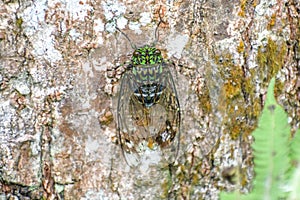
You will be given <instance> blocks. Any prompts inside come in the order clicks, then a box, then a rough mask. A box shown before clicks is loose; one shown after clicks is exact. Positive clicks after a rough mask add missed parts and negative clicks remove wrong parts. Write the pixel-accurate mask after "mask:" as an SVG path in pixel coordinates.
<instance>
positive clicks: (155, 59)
mask: <svg viewBox="0 0 300 200" xmlns="http://www.w3.org/2000/svg"><path fill="white" fill-rule="evenodd" d="M131 62H132V64H133V65H153V64H159V63H162V62H163V57H162V55H161V52H160V50H159V49H157V48H155V47H149V46H144V47H141V48H138V49H136V50H135V51H134V52H133V55H132V58H131Z"/></svg>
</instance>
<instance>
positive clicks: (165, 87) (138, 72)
mask: <svg viewBox="0 0 300 200" xmlns="http://www.w3.org/2000/svg"><path fill="white" fill-rule="evenodd" d="M171 65H172V64H171V63H170V62H168V61H165V60H164V59H163V57H162V54H161V51H160V50H159V49H157V48H155V47H154V46H148V45H147V46H143V47H141V48H136V49H135V51H134V52H133V54H132V58H131V61H130V64H129V65H128V66H127V67H126V70H125V72H124V73H123V75H122V77H121V84H120V88H119V97H118V105H117V122H118V134H119V141H120V144H121V148H122V152H123V155H124V157H125V160H126V162H127V163H128V164H129V165H130V166H136V165H138V164H139V163H140V162H141V158H142V156H143V153H144V152H145V151H147V150H150V151H159V152H161V153H162V155H163V156H162V157H164V158H166V159H167V160H168V162H169V163H172V162H174V161H175V159H176V157H177V154H178V149H179V144H180V142H179V141H180V105H179V101H178V96H177V92H176V87H175V84H174V80H173V77H172V74H171V71H170V70H171V67H170V66H171Z"/></svg>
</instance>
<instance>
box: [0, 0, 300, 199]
mask: <svg viewBox="0 0 300 200" xmlns="http://www.w3.org/2000/svg"><path fill="white" fill-rule="evenodd" d="M71 2H72V3H71ZM299 10H300V4H299V1H296V0H286V1H269V0H260V1H258V0H253V1H246V0H241V1H228V2H227V1H221V0H211V1H205V0H203V1H201V0H200V1H192V0H188V1H148V0H147V1H137V0H135V1H112V0H82V1H79V0H74V1H70V2H69V1H60V0H56V1H46V0H39V1H29V0H24V1H15V0H2V1H1V2H0V16H1V18H0V72H1V74H0V81H1V83H0V92H1V93H0V94H1V98H0V107H1V109H0V199H42V198H44V199H218V193H219V191H221V190H227V191H232V190H234V189H239V190H240V191H242V192H245V193H246V192H249V191H250V190H251V181H252V179H253V175H254V174H253V161H252V150H251V146H250V145H251V143H252V142H253V141H252V137H251V132H252V131H253V130H254V129H255V127H256V124H257V120H258V118H259V116H260V113H261V110H262V107H263V105H264V97H265V94H266V90H267V86H268V83H269V81H270V79H271V78H272V77H274V76H275V77H276V90H275V94H276V95H277V96H276V97H277V100H278V102H279V103H280V104H281V105H282V106H283V107H284V108H285V110H286V111H287V112H288V115H289V117H290V124H291V126H292V130H293V131H295V130H296V129H297V128H299V121H300V89H299V88H300V79H299V73H300V68H299V58H300V50H299V38H300V33H299V28H300V25H299ZM144 45H154V46H155V47H156V48H158V49H160V50H161V52H162V54H163V57H164V59H165V60H168V61H167V62H168V63H174V64H175V67H173V68H170V70H171V71H172V74H173V78H174V81H175V85H176V86H177V92H178V94H177V96H178V99H179V103H180V111H181V129H180V134H181V135H180V150H179V155H178V158H177V162H175V163H172V164H168V162H166V161H164V160H161V161H160V160H158V161H157V160H153V159H154V158H152V157H150V158H146V155H145V160H146V161H145V162H143V163H141V164H140V165H138V166H137V167H129V166H128V165H127V164H126V162H125V160H124V158H123V155H122V150H121V148H120V144H119V141H118V137H119V136H118V131H117V118H116V113H117V101H118V99H119V93H118V88H119V83H120V81H119V80H120V78H121V76H122V74H123V73H124V70H128V69H126V66H127V65H128V62H129V61H130V59H131V56H132V54H133V52H134V48H139V47H142V46H144ZM177 134H178V133H177ZM151 159H152V160H151Z"/></svg>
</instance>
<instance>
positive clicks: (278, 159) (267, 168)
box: [252, 78, 290, 199]
mask: <svg viewBox="0 0 300 200" xmlns="http://www.w3.org/2000/svg"><path fill="white" fill-rule="evenodd" d="M274 85H275V79H274V78H272V80H271V82H270V85H269V88H268V93H267V99H266V103H265V106H264V109H263V111H262V115H261V117H260V120H259V123H258V128H257V129H256V130H255V131H254V132H253V136H254V139H255V141H254V143H253V145H252V147H253V149H254V166H255V168H254V171H255V174H256V177H255V180H254V187H253V192H254V193H257V194H261V195H262V196H261V198H260V199H278V198H280V197H282V195H283V190H282V188H283V187H284V185H282V184H284V183H285V173H286V171H287V170H288V168H289V164H290V163H289V156H288V153H289V134H290V126H289V124H288V121H287V114H286V113H285V111H284V109H283V108H282V107H281V106H280V105H278V104H277V102H276V100H275V97H274Z"/></svg>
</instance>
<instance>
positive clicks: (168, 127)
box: [156, 64, 181, 163]
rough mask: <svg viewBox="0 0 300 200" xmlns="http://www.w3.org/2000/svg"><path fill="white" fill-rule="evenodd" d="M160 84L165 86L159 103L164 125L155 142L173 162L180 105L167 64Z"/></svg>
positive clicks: (177, 137)
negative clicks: (161, 108)
mask: <svg viewBox="0 0 300 200" xmlns="http://www.w3.org/2000/svg"><path fill="white" fill-rule="evenodd" d="M160 82H161V84H162V85H163V87H164V88H165V89H164V90H163V92H162V95H161V97H160V101H159V103H158V104H159V105H161V106H162V107H164V110H165V114H164V118H163V119H164V120H163V123H164V127H163V129H161V130H160V131H159V132H158V134H157V136H156V142H157V143H158V144H159V145H160V147H161V149H162V153H163V155H164V157H165V158H166V159H167V160H168V162H169V163H173V162H175V160H176V158H177V156H178V151H179V146H180V122H181V118H180V105H179V100H178V96H177V91H176V87H175V83H174V80H173V77H172V74H171V72H170V70H169V66H168V65H167V64H165V66H164V72H163V74H162V77H161V80H160Z"/></svg>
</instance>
